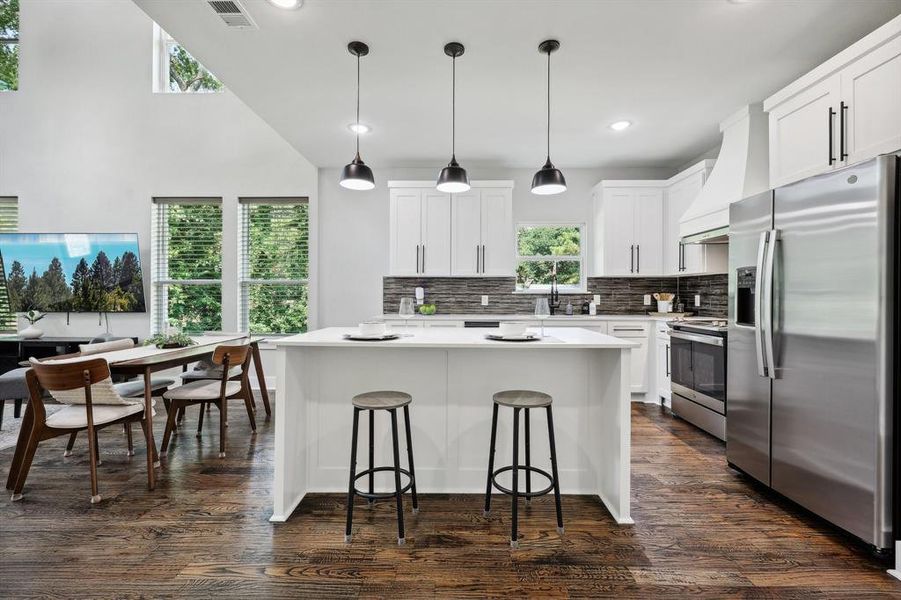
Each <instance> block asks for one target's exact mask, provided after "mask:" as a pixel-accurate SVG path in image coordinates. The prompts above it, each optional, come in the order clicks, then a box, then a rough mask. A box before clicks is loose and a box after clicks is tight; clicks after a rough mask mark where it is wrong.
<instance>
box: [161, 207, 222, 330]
mask: <svg viewBox="0 0 901 600" xmlns="http://www.w3.org/2000/svg"><path fill="white" fill-rule="evenodd" d="M152 218H153V226H152V239H151V269H152V272H151V279H152V290H151V294H152V297H151V310H152V315H153V317H152V326H153V332H154V333H159V332H160V331H164V330H165V328H166V325H172V326H174V327H178V328H179V329H181V330H182V331H187V332H200V331H208V330H221V329H222V203H221V200H220V199H218V198H154V199H153V217H152Z"/></svg>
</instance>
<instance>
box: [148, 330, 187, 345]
mask: <svg viewBox="0 0 901 600" xmlns="http://www.w3.org/2000/svg"><path fill="white" fill-rule="evenodd" d="M196 343H197V342H195V341H194V340H192V339H191V337H190V336H189V335H188V334H186V333H170V334H169V335H166V334H165V333H158V334H156V335H154V336H151V337H149V338H147V339H146V340H144V345H145V346H156V347H157V348H166V347H169V348H185V347H187V346H193V345H195V344H196Z"/></svg>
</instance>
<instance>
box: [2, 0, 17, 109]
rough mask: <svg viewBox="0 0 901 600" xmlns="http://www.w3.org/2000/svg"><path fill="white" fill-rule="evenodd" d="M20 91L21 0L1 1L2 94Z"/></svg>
mask: <svg viewBox="0 0 901 600" xmlns="http://www.w3.org/2000/svg"><path fill="white" fill-rule="evenodd" d="M17 89H19V0H0V92H7V91H13V90H17Z"/></svg>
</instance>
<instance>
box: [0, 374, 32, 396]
mask: <svg viewBox="0 0 901 600" xmlns="http://www.w3.org/2000/svg"><path fill="white" fill-rule="evenodd" d="M30 368H31V367H20V368H18V369H13V370H12V371H7V372H6V373H4V374H3V375H0V400H18V399H20V398H28V385H27V384H26V383H25V373H26V372H27V371H28V369H30Z"/></svg>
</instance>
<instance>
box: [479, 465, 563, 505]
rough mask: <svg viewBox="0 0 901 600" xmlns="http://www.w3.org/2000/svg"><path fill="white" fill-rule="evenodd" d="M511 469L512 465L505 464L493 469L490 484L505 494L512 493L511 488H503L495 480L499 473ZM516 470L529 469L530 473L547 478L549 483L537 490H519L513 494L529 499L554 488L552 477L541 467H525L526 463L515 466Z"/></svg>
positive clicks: (511, 494)
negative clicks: (505, 465)
mask: <svg viewBox="0 0 901 600" xmlns="http://www.w3.org/2000/svg"><path fill="white" fill-rule="evenodd" d="M512 470H513V467H512V466H507V467H501V468H500V469H498V470H496V471H493V472H492V473H491V485H492V486H493V487H494V488H495V489H497V490H498V491H500V492H502V493H504V494H507V495H508V496H513V495H514V493H513V490H511V489H510V488H505V487H504V486H502V485H501V484H499V483H498V482H497V476H498V475H500V474H501V473H506V472H507V471H512ZM517 470H519V471H531V472H532V473H537V474H538V475H541V476H542V477H545V478H547V480H548V482H549V484H550V485H548V486H547V487H546V488H544V489H541V490H538V491H537V492H519V491H518V492H516V494H515V495H516V496H520V497H522V498H526V499H531V498H536V497H538V496H544V495H545V494H549V493H550V492H552V491H553V490H554V478H553V477H552V476H551V474H550V473H548V472H547V471H545V470H543V469H539V468H538V467H531V466H528V467H527V466H526V465H519V467H517Z"/></svg>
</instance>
